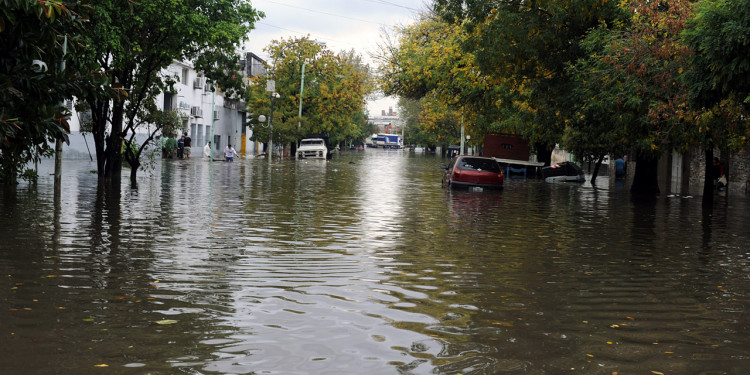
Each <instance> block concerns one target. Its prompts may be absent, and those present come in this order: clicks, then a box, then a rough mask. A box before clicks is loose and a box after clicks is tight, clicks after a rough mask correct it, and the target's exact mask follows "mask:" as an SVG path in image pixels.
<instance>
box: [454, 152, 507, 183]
mask: <svg viewBox="0 0 750 375" xmlns="http://www.w3.org/2000/svg"><path fill="white" fill-rule="evenodd" d="M443 169H445V174H444V175H443V187H447V188H451V189H455V188H469V187H480V188H489V189H500V188H502V187H503V178H504V176H503V170H502V168H500V164H498V162H497V161H496V160H495V159H493V158H485V157H481V156H466V155H463V156H457V157H456V158H454V159H453V161H451V164H450V165H448V166H443Z"/></svg>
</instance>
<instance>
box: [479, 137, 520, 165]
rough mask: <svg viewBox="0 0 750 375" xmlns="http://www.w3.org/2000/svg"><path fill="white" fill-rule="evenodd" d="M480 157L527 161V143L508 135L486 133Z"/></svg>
mask: <svg viewBox="0 0 750 375" xmlns="http://www.w3.org/2000/svg"><path fill="white" fill-rule="evenodd" d="M482 155H484V156H488V157H495V158H500V159H511V160H523V161H528V160H529V158H530V156H531V148H530V147H529V141H527V140H525V139H523V138H521V137H518V136H515V135H509V134H497V133H488V134H486V135H485V136H484V147H483V150H482Z"/></svg>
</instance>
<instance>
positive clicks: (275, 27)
mask: <svg viewBox="0 0 750 375" xmlns="http://www.w3.org/2000/svg"><path fill="white" fill-rule="evenodd" d="M256 23H258V24H260V25H264V26H268V27H273V28H274V29H279V30H284V31H288V32H290V33H295V34H298V35H312V36H314V37H315V39H323V40H328V41H331V42H336V43H342V44H348V45H350V46H352V47H357V45H355V44H352V43H349V42H344V41H341V40H336V39H332V38H327V37H321V36H319V35H314V34H312V33H309V32H302V31H298V30H292V29H287V28H286V27H281V26H276V25H271V24H270V23H267V22H263V21H258V22H256Z"/></svg>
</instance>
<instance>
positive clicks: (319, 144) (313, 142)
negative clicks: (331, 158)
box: [297, 138, 328, 159]
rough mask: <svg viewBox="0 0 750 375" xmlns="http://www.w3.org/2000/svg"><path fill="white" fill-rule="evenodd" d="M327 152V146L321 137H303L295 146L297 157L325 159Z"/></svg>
mask: <svg viewBox="0 0 750 375" xmlns="http://www.w3.org/2000/svg"><path fill="white" fill-rule="evenodd" d="M327 154H328V148H327V147H326V143H325V140H323V139H322V138H305V139H303V140H301V141H300V142H299V148H297V159H325V158H326V156H327Z"/></svg>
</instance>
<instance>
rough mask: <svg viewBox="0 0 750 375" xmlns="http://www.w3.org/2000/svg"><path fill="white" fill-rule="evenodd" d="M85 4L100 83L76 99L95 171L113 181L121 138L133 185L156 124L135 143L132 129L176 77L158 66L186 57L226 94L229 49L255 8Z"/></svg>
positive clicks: (236, 83) (234, 83) (175, 2)
mask: <svg viewBox="0 0 750 375" xmlns="http://www.w3.org/2000/svg"><path fill="white" fill-rule="evenodd" d="M93 9H94V12H93V14H92V16H91V19H90V21H89V22H87V23H86V27H87V30H86V36H87V37H88V40H87V43H88V48H87V49H86V56H87V57H88V58H90V59H91V60H92V61H96V62H97V63H98V64H99V65H100V66H101V67H102V71H103V72H104V74H105V75H106V77H107V82H106V84H105V85H104V86H102V87H92V89H91V90H90V91H89V92H88V93H87V94H86V95H84V96H83V97H82V99H84V100H86V101H87V102H88V103H89V106H90V108H91V112H92V123H93V128H92V134H93V136H94V141H95V145H96V154H97V167H98V173H99V177H100V180H101V179H104V180H109V181H111V182H112V183H113V184H114V185H115V186H117V185H119V181H120V175H121V168H122V154H123V153H122V150H123V142H124V143H125V144H126V147H124V150H125V157H126V158H127V160H128V162H129V163H130V165H131V167H132V170H131V175H130V178H131V182H132V183H133V184H135V178H136V173H137V169H138V166H139V165H140V161H139V159H140V155H141V152H142V150H144V149H146V148H147V147H148V145H149V143H150V142H151V141H152V140H153V139H154V137H155V135H156V134H157V132H159V130H160V126H159V124H151V125H152V126H151V127H150V128H149V129H148V130H147V132H148V133H147V134H148V137H147V139H146V141H145V142H144V143H143V144H136V143H135V142H136V138H135V133H137V132H139V131H141V130H140V129H139V127H141V126H142V125H143V124H144V118H143V117H144V116H145V117H148V116H150V115H149V114H148V113H144V111H148V109H149V108H155V106H154V105H153V102H154V100H155V98H156V95H158V93H159V92H169V91H171V90H172V88H171V87H172V85H173V84H174V83H175V82H176V81H177V79H176V77H169V76H165V75H164V74H163V72H164V69H165V68H167V67H168V66H169V65H170V64H171V63H172V62H174V61H175V60H181V61H190V62H192V63H193V65H194V66H195V69H196V70H197V71H202V72H204V73H205V75H206V77H207V78H208V79H209V80H210V81H211V82H213V83H214V85H215V86H218V87H220V88H221V89H223V90H225V93H226V94H227V95H228V96H231V95H232V93H233V91H234V90H233V88H234V89H236V90H239V89H240V87H241V85H242V80H241V78H240V77H238V73H237V72H238V71H239V66H238V57H237V50H238V48H239V46H240V44H241V42H242V41H243V40H245V39H246V38H247V37H248V34H249V32H250V30H251V29H252V28H253V25H254V23H255V22H256V21H257V20H258V18H259V17H261V16H262V13H259V12H258V11H256V10H255V9H254V8H253V7H252V6H251V5H250V4H249V3H248V2H246V1H244V0H154V1H146V2H131V1H120V0H103V1H99V2H97V3H96V5H95V6H94V7H93ZM101 92H104V93H105V94H107V97H106V98H102V97H101V96H100V95H98V94H99V93H101ZM139 115H141V117H139Z"/></svg>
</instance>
